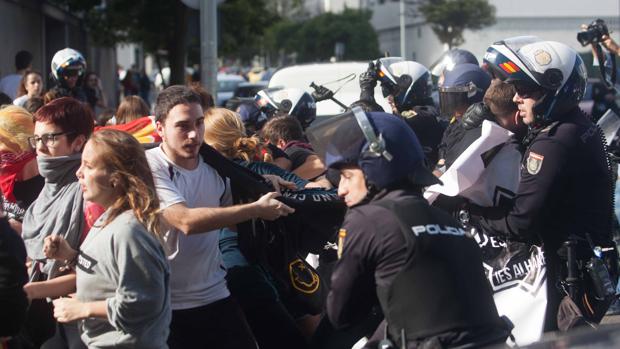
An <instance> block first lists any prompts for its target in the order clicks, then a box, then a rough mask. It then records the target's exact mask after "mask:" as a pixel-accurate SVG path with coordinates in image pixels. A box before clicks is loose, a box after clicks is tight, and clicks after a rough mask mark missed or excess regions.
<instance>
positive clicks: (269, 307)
mask: <svg viewBox="0 0 620 349" xmlns="http://www.w3.org/2000/svg"><path fill="white" fill-rule="evenodd" d="M226 281H227V282H228V289H229V290H230V293H231V294H232V296H233V297H234V298H235V300H236V301H237V302H239V305H240V306H241V309H242V310H243V313H244V314H245V317H246V319H247V320H248V324H249V325H250V328H251V329H252V333H253V334H254V336H255V337H256V340H257V342H258V346H259V347H260V349H279V348H283V349H284V348H286V349H288V348H296V349H304V348H306V347H307V344H306V340H305V338H304V337H303V335H302V333H301V331H300V330H299V328H297V325H296V323H295V319H294V318H293V317H292V316H291V315H290V314H289V312H288V311H287V310H286V308H285V307H284V305H282V303H281V302H280V300H279V299H278V294H277V291H276V290H275V288H274V287H273V286H272V285H271V284H270V282H269V280H268V277H267V275H266V273H265V272H264V271H263V269H262V268H260V267H259V266H258V265H251V266H242V267H234V268H231V269H228V270H227V275H226Z"/></svg>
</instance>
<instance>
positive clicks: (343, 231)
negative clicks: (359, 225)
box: [338, 229, 347, 259]
mask: <svg viewBox="0 0 620 349" xmlns="http://www.w3.org/2000/svg"><path fill="white" fill-rule="evenodd" d="M346 236H347V230H346V229H340V231H338V259H340V257H342V248H343V247H344V238H345V237H346Z"/></svg>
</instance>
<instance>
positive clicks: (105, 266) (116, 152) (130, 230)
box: [44, 130, 171, 348]
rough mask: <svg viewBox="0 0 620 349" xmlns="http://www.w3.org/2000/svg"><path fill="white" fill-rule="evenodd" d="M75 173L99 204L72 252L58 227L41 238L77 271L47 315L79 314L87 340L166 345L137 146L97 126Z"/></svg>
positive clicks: (158, 248)
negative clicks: (71, 286)
mask: <svg viewBox="0 0 620 349" xmlns="http://www.w3.org/2000/svg"><path fill="white" fill-rule="evenodd" d="M77 176H78V179H79V182H80V185H81V188H82V191H83V195H84V199H85V200H88V201H92V202H95V203H97V204H99V205H101V206H103V207H104V208H106V211H105V213H104V214H103V215H102V216H101V217H99V220H98V221H97V222H96V224H95V226H93V228H92V229H91V230H90V232H89V234H88V236H87V237H86V239H85V240H84V242H83V243H82V245H81V246H80V250H79V252H78V251H77V250H75V249H73V248H71V246H70V245H69V244H68V243H67V242H66V241H65V240H64V239H63V238H62V237H61V236H59V235H52V236H49V237H47V238H46V241H45V246H44V252H45V254H46V256H47V257H48V258H54V259H57V260H65V261H67V263H68V264H70V265H75V266H76V268H75V269H76V273H77V275H76V277H77V279H76V283H75V284H76V286H77V296H76V298H59V299H56V300H55V301H54V316H55V317H56V319H57V320H58V321H59V322H62V323H65V322H70V321H75V320H79V326H80V327H81V332H82V336H81V337H82V341H84V343H85V344H86V345H87V346H88V347H89V348H112V347H113V348H167V344H166V340H167V338H168V333H169V329H168V328H169V324H170V319H171V310H170V296H169V291H168V279H169V267H168V262H167V260H166V255H165V253H164V250H163V247H162V245H161V244H160V238H161V234H162V231H163V230H162V226H161V222H160V216H159V213H158V212H159V200H158V198H157V194H156V192H155V187H154V182H153V177H152V174H151V171H150V168H149V166H148V163H147V161H146V156H145V154H144V150H143V149H142V146H141V145H140V144H139V143H138V141H136V140H135V139H134V138H133V137H132V136H131V135H129V134H128V133H125V132H121V131H116V130H102V131H99V132H96V133H95V134H94V135H93V136H92V137H91V139H90V140H89V141H88V143H86V146H85V147H84V151H83V153H82V164H81V166H80V168H79V169H78V171H77Z"/></svg>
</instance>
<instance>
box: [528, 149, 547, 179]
mask: <svg viewBox="0 0 620 349" xmlns="http://www.w3.org/2000/svg"><path fill="white" fill-rule="evenodd" d="M544 159H545V157H544V156H542V155H540V154H536V153H534V152H533V151H531V152H530V154H529V156H528V157H527V161H526V163H525V167H526V168H527V172H528V173H529V174H531V175H535V174H538V172H540V169H541V168H542V164H543V160H544Z"/></svg>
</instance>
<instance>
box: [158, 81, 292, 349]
mask: <svg viewBox="0 0 620 349" xmlns="http://www.w3.org/2000/svg"><path fill="white" fill-rule="evenodd" d="M155 118H156V128H157V132H158V133H159V135H160V136H161V137H162V140H163V141H162V144H161V145H160V146H159V147H157V148H155V149H151V150H149V151H147V152H146V154H147V158H148V161H149V165H150V166H151V170H152V171H153V177H154V179H155V187H156V189H157V194H158V196H159V199H160V201H161V208H162V210H163V211H162V214H163V217H164V218H165V220H166V221H167V222H168V223H169V224H170V226H171V227H172V228H171V230H170V231H168V232H167V234H166V236H165V243H166V247H167V249H168V251H167V252H168V253H169V258H168V259H169V261H170V266H171V273H170V290H171V300H172V322H171V325H170V337H169V339H168V345H169V346H170V348H171V349H175V348H207V347H209V348H256V344H255V341H254V338H253V336H252V333H251V331H250V329H249V327H248V325H247V322H246V321H245V318H244V316H243V313H242V312H241V310H240V308H239V306H238V305H237V304H236V303H235V302H234V301H233V300H232V298H231V297H230V293H229V291H228V289H227V287H226V281H225V279H224V277H225V276H226V270H225V269H224V267H223V263H222V257H221V254H220V251H219V245H218V234H217V232H218V230H219V229H220V228H223V227H231V226H234V225H235V224H237V223H240V222H243V221H246V220H249V219H252V218H262V219H268V220H273V219H276V218H278V217H280V216H283V215H287V214H289V213H292V212H293V209H291V208H290V207H288V206H286V205H284V204H282V203H281V202H279V201H277V200H275V197H276V196H277V194H276V193H269V194H266V195H264V196H263V197H261V198H260V199H259V200H257V201H256V202H253V203H250V204H244V205H235V206H229V205H230V204H231V197H230V190H229V189H230V188H229V187H228V185H227V182H225V181H224V180H223V179H222V178H221V177H220V176H219V175H218V173H217V172H216V170H215V169H213V168H212V167H210V166H209V165H207V164H206V163H205V162H204V161H202V160H201V159H200V155H199V154H198V150H199V148H200V145H201V144H202V141H203V134H204V114H203V110H202V107H201V105H200V97H199V96H198V95H197V94H196V93H195V92H193V91H191V90H190V89H189V88H187V87H185V86H171V87H168V88H167V89H165V90H164V91H162V92H161V93H160V94H159V96H158V97H157V103H156V106H155Z"/></svg>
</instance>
